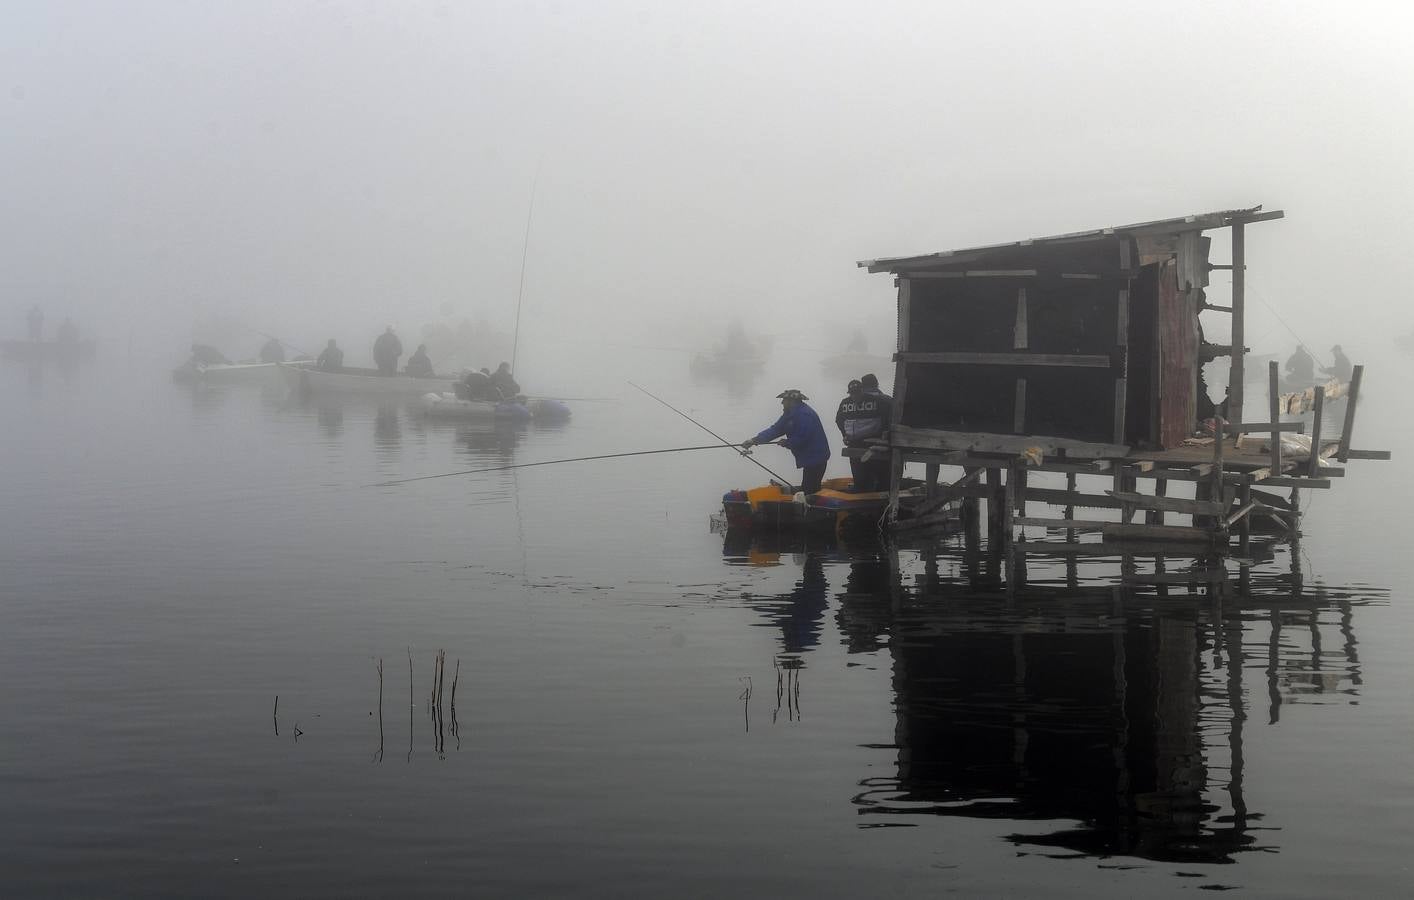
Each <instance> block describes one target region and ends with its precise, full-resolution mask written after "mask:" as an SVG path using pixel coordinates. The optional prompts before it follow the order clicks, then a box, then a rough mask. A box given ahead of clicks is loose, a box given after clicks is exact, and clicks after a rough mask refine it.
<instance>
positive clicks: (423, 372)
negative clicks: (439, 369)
mask: <svg viewBox="0 0 1414 900" xmlns="http://www.w3.org/2000/svg"><path fill="white" fill-rule="evenodd" d="M403 371H404V372H407V373H408V374H409V375H411V376H412V377H413V378H431V377H433V373H432V358H431V357H430V356H428V355H427V345H426V344H418V345H417V350H416V351H415V352H414V353H413V354H412V356H409V357H408V364H407V366H406V367H404V369H403Z"/></svg>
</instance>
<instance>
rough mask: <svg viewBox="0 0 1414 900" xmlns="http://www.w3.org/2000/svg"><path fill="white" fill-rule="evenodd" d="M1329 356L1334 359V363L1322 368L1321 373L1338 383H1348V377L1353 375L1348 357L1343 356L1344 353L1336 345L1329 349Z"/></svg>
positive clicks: (1352, 368) (1353, 370) (1353, 371)
mask: <svg viewBox="0 0 1414 900" xmlns="http://www.w3.org/2000/svg"><path fill="white" fill-rule="evenodd" d="M1331 356H1333V357H1335V362H1333V363H1331V365H1330V366H1329V367H1327V366H1322V367H1321V371H1322V372H1325V373H1326V374H1327V375H1330V376H1331V377H1332V378H1335V379H1337V380H1339V381H1346V382H1348V381H1350V376H1351V375H1353V374H1355V369H1354V367H1353V366H1351V365H1350V357H1348V356H1346V355H1345V351H1344V350H1342V349H1340V345H1339V344H1336V345H1335V346H1334V347H1332V348H1331Z"/></svg>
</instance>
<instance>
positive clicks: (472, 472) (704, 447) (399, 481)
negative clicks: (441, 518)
mask: <svg viewBox="0 0 1414 900" xmlns="http://www.w3.org/2000/svg"><path fill="white" fill-rule="evenodd" d="M761 446H763V447H765V446H768V445H766V444H762V445H761ZM723 447H731V449H733V450H736V451H737V452H738V453H741V451H740V450H739V449H737V448H736V447H733V446H732V445H731V444H704V445H702V446H700V447H668V448H666V449H663V450H632V451H629V452H627V453H604V454H601V455H599V456H576V457H574V458H573V459H547V460H542V461H541V462H533V463H517V464H515V465H511V466H492V467H490V468H489V469H466V470H465V471H462V472H443V473H442V474H440V475H419V476H417V477H416V478H398V479H395V480H393V481H379V482H377V483H375V484H365V485H363V486H364V487H390V486H392V485H395V484H407V483H408V482H410V481H429V480H431V479H433V478H451V477H452V476H454V475H479V474H481V473H483V472H508V471H510V470H511V469H531V468H534V467H535V466H555V465H559V464H560V463H572V462H589V461H591V460H596V459H622V458H624V457H626V456H652V455H654V454H656V453H686V452H687V451H689V450H721V449H722V448H723ZM742 455H743V456H744V455H745V454H742ZM748 458H749V457H748ZM762 468H763V469H764V468H766V467H765V466H762ZM767 471H768V472H769V471H770V470H769V469H767Z"/></svg>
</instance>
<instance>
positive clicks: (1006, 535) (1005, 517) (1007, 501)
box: [1002, 463, 1019, 546]
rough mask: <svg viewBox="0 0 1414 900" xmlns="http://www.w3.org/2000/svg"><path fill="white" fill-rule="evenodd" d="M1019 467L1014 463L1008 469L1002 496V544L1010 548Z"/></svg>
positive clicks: (1013, 528) (1013, 527)
mask: <svg viewBox="0 0 1414 900" xmlns="http://www.w3.org/2000/svg"><path fill="white" fill-rule="evenodd" d="M1018 468H1019V466H1017V464H1016V463H1012V464H1011V465H1010V466H1008V467H1007V473H1006V486H1005V487H1004V488H1003V491H1004V493H1003V495H1002V544H1003V546H1010V545H1011V539H1012V536H1013V532H1014V530H1015V526H1014V524H1013V522H1012V520H1013V519H1014V518H1015V515H1016V513H1015V504H1016V502H1017V501H1016V473H1017V470H1018Z"/></svg>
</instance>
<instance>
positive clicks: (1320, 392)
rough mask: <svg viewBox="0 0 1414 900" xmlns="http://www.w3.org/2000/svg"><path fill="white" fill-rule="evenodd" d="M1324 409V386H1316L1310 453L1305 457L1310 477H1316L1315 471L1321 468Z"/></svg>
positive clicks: (1307, 472)
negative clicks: (1322, 417)
mask: <svg viewBox="0 0 1414 900" xmlns="http://www.w3.org/2000/svg"><path fill="white" fill-rule="evenodd" d="M1325 409H1326V391H1325V388H1322V387H1317V388H1316V405H1315V407H1314V409H1313V412H1312V413H1311V455H1310V456H1308V457H1307V458H1306V474H1307V476H1309V477H1311V478H1315V477H1316V473H1317V472H1318V471H1320V468H1321V453H1320V446H1321V416H1322V415H1323V414H1324V413H1325Z"/></svg>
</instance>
